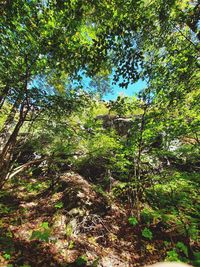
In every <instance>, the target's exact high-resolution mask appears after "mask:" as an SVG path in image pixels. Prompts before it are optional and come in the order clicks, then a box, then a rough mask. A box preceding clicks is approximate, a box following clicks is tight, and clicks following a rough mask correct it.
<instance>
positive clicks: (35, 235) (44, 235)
mask: <svg viewBox="0 0 200 267" xmlns="http://www.w3.org/2000/svg"><path fill="white" fill-rule="evenodd" d="M50 233H51V229H50V228H49V224H48V222H43V223H42V224H41V225H40V230H36V231H33V232H32V235H31V238H30V239H31V240H33V239H37V240H40V241H44V242H49V237H50Z"/></svg>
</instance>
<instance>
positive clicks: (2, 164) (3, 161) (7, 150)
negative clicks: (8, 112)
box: [0, 103, 29, 188]
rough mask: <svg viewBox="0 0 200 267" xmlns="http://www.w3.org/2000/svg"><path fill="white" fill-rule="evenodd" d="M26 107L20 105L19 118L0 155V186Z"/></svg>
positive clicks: (8, 165)
mask: <svg viewBox="0 0 200 267" xmlns="http://www.w3.org/2000/svg"><path fill="white" fill-rule="evenodd" d="M28 111H29V110H28V108H27V107H25V105H24V103H23V104H22V105H21V109H20V117H19V120H18V122H17V124H16V125H15V128H14V130H13V132H12V134H11V135H10V137H9V139H8V141H7V143H6V144H5V146H4V148H3V150H2V153H1V155H0V188H1V186H2V184H3V183H4V180H5V178H6V175H7V173H8V171H9V168H10V164H11V161H12V156H13V150H14V148H15V145H16V142H17V136H18V133H19V130H20V128H21V127H22V125H23V123H24V121H25V118H26V116H27V113H28Z"/></svg>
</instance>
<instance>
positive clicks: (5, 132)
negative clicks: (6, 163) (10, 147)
mask: <svg viewBox="0 0 200 267" xmlns="http://www.w3.org/2000/svg"><path fill="white" fill-rule="evenodd" d="M20 101H21V99H20V98H18V99H16V101H15V103H14V104H13V106H12V108H11V111H10V113H9V115H8V117H7V119H6V121H5V123H4V127H3V129H2V130H1V131H0V152H2V150H3V147H4V144H6V142H7V141H8V139H9V137H10V135H11V133H10V130H11V128H12V127H13V123H14V119H15V115H16V112H17V110H18V108H19V105H20Z"/></svg>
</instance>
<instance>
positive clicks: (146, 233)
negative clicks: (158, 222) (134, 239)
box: [142, 227, 153, 240]
mask: <svg viewBox="0 0 200 267" xmlns="http://www.w3.org/2000/svg"><path fill="white" fill-rule="evenodd" d="M142 236H143V237H145V238H147V239H149V240H151V239H152V238H153V234H152V232H151V230H150V229H148V228H147V227H145V228H144V230H142Z"/></svg>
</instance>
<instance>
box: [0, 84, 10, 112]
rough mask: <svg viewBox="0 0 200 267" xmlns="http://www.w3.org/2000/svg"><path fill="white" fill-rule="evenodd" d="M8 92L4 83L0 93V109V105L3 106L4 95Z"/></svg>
mask: <svg viewBox="0 0 200 267" xmlns="http://www.w3.org/2000/svg"><path fill="white" fill-rule="evenodd" d="M8 92H9V86H8V85H6V86H5V87H4V89H3V91H2V93H1V95H0V109H1V108H2V106H3V104H4V102H5V99H6V96H7V94H8Z"/></svg>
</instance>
